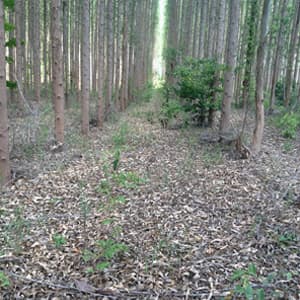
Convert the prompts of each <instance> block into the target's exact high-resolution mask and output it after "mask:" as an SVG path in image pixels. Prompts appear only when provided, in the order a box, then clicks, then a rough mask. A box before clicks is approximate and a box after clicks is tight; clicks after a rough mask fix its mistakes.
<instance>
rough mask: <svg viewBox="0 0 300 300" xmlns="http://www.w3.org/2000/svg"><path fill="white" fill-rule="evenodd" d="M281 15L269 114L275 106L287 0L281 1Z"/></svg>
mask: <svg viewBox="0 0 300 300" xmlns="http://www.w3.org/2000/svg"><path fill="white" fill-rule="evenodd" d="M281 2H282V3H281V5H280V7H281V16H280V25H279V32H278V37H277V43H276V44H277V47H276V50H275V58H274V67H273V74H272V81H271V97H270V106H269V113H270V114H271V113H272V112H273V110H274V107H275V89H276V83H277V80H278V75H279V67H280V66H279V64H280V54H281V52H282V48H283V35H284V28H285V25H284V24H285V18H286V12H287V11H286V9H285V8H286V5H287V0H283V1H281Z"/></svg>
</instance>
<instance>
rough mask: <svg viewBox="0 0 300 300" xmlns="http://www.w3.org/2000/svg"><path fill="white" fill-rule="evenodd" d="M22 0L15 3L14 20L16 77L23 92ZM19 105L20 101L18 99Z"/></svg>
mask: <svg viewBox="0 0 300 300" xmlns="http://www.w3.org/2000/svg"><path fill="white" fill-rule="evenodd" d="M21 2H22V0H16V1H15V14H16V15H15V16H16V18H15V20H16V77H17V81H18V88H19V89H20V90H21V91H23V62H24V60H23V50H22V47H23V45H22V25H23V24H22V12H21V9H22V7H21ZM19 102H20V103H21V99H20V98H19Z"/></svg>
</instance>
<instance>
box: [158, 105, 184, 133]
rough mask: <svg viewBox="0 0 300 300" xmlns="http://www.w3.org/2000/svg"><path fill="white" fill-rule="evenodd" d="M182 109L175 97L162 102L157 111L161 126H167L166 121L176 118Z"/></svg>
mask: <svg viewBox="0 0 300 300" xmlns="http://www.w3.org/2000/svg"><path fill="white" fill-rule="evenodd" d="M182 111H183V107H182V105H181V104H180V102H179V101H178V100H176V99H170V100H168V101H165V102H164V103H163V104H162V107H161V111H160V113H159V121H160V123H161V125H162V127H163V128H166V127H167V126H168V123H169V122H170V121H172V120H173V119H176V118H177V116H178V114H179V113H180V112H182Z"/></svg>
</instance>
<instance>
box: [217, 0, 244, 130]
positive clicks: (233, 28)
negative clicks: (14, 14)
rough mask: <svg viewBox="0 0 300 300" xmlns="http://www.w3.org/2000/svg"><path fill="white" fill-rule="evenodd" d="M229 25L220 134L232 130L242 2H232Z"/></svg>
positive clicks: (233, 0) (238, 0) (231, 0)
mask: <svg viewBox="0 0 300 300" xmlns="http://www.w3.org/2000/svg"><path fill="white" fill-rule="evenodd" d="M229 5H230V7H229V25H228V33H227V46H226V53H225V64H226V67H227V70H226V71H225V74H224V96H223V102H222V111H221V121H220V134H221V135H223V134H226V133H227V132H228V131H229V128H230V117H231V103H232V99H233V88H234V77H235V75H234V68H235V64H236V56H237V49H238V28H239V17H240V0H230V3H229Z"/></svg>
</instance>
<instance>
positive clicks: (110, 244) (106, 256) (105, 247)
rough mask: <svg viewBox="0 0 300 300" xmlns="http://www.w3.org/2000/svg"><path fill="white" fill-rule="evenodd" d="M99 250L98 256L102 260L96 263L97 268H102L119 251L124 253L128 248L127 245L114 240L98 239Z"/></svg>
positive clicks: (108, 263) (105, 266)
mask: <svg viewBox="0 0 300 300" xmlns="http://www.w3.org/2000/svg"><path fill="white" fill-rule="evenodd" d="M97 244H98V246H99V250H100V258H102V259H103V260H104V261H102V262H100V263H98V264H97V266H96V268H97V269H98V270H104V269H106V268H107V267H108V266H109V265H110V261H111V260H112V259H113V258H114V257H115V256H116V255H117V254H120V253H124V252H126V251H127V250H128V247H127V246H126V245H125V244H123V243H118V242H115V241H114V240H111V239H107V240H100V241H98V243H97Z"/></svg>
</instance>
